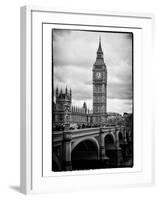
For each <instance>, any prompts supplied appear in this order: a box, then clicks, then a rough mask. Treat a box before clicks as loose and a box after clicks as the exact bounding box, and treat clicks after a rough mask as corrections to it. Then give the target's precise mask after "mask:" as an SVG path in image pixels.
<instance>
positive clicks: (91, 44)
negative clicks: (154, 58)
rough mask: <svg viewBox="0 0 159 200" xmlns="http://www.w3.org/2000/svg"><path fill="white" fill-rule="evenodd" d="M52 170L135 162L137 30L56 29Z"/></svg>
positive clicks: (53, 40) (53, 42)
mask: <svg viewBox="0 0 159 200" xmlns="http://www.w3.org/2000/svg"><path fill="white" fill-rule="evenodd" d="M50 45H51V46H52V49H51V51H52V52H51V54H52V100H51V102H52V171H53V172H60V171H73V170H93V169H107V168H126V167H127V168H132V167H133V151H134V148H133V146H134V145H133V103H134V102H133V33H131V32H116V31H114V32H113V31H92V30H90V31H89V30H73V29H52V41H51V44H50Z"/></svg>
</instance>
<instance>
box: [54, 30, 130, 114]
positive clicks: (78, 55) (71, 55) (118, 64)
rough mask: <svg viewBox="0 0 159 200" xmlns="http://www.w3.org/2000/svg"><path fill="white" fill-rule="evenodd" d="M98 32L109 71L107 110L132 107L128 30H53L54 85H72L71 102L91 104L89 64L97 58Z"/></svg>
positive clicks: (91, 65)
mask: <svg viewBox="0 0 159 200" xmlns="http://www.w3.org/2000/svg"><path fill="white" fill-rule="evenodd" d="M99 36H101V38H102V49H103V52H104V60H105V64H106V66H107V72H108V88H107V91H108V100H109V105H108V110H110V111H112V112H113V111H114V112H116V111H118V110H120V112H128V111H131V109H132V108H131V107H132V34H131V33H130V34H128V33H127V34H126V33H112V32H91V31H75V30H58V29H56V30H54V31H53V60H54V85H55V87H59V88H63V89H64V88H65V87H66V85H67V87H71V89H72V98H73V103H74V104H79V105H82V102H83V101H87V102H88V104H89V107H90V108H92V93H93V87H92V67H93V64H94V62H95V60H96V52H97V49H98V43H99ZM114 102H115V103H114ZM127 102H131V103H130V104H127ZM119 107H120V109H119Z"/></svg>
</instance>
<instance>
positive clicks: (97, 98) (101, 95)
mask: <svg viewBox="0 0 159 200" xmlns="http://www.w3.org/2000/svg"><path fill="white" fill-rule="evenodd" d="M92 71H93V123H94V124H98V125H104V124H105V123H106V116H107V68H106V65H105V63H104V58H103V51H102V47H101V39H100V38H99V47H98V50H97V57H96V61H95V63H94V65H93V70H92Z"/></svg>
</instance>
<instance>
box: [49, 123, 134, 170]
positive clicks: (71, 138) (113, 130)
mask: <svg viewBox="0 0 159 200" xmlns="http://www.w3.org/2000/svg"><path fill="white" fill-rule="evenodd" d="M52 142H53V145H52V146H53V149H52V152H53V154H52V156H53V158H52V160H53V162H52V170H53V171H70V170H77V169H93V168H94V169H97V168H110V167H124V166H125V164H126V163H128V162H126V161H127V160H128V157H129V158H131V162H129V164H128V167H132V165H133V164H132V156H133V155H132V154H133V152H132V151H133V148H132V129H131V128H128V127H124V126H108V127H103V128H101V127H100V128H99V127H98V128H87V129H77V130H67V131H61V132H53V137H52Z"/></svg>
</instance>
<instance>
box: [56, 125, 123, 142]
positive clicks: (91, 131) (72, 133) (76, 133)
mask: <svg viewBox="0 0 159 200" xmlns="http://www.w3.org/2000/svg"><path fill="white" fill-rule="evenodd" d="M124 128H125V127H124V126H114V127H113V126H107V127H101V128H99V127H98V128H87V129H77V130H68V131H60V132H54V133H53V141H54V142H60V141H62V140H63V139H64V135H69V137H71V139H75V138H78V137H83V136H90V135H96V134H97V135H98V134H99V133H100V132H110V131H112V132H114V131H122V130H123V129H124Z"/></svg>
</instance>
